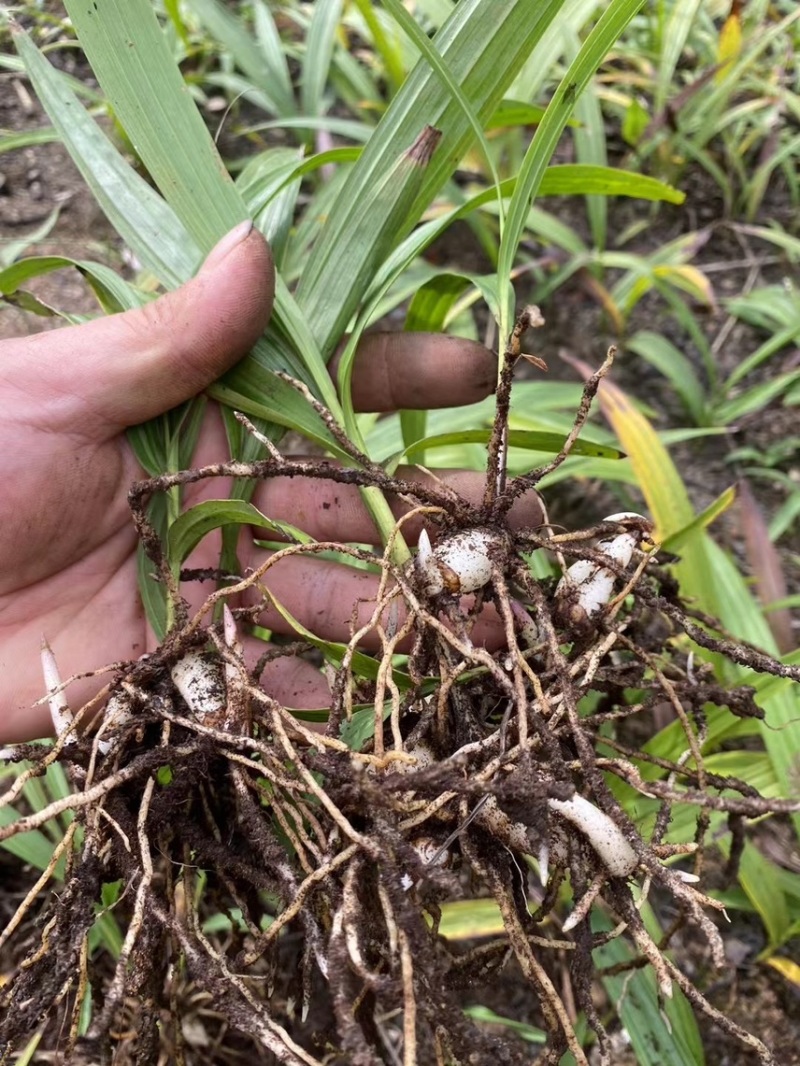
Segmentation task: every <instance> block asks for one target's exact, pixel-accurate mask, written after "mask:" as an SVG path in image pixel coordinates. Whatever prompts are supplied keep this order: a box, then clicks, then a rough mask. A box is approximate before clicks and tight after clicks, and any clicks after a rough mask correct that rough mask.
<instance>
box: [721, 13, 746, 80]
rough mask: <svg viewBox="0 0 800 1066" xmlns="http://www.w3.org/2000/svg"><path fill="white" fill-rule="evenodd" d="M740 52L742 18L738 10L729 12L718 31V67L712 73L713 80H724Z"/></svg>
mask: <svg viewBox="0 0 800 1066" xmlns="http://www.w3.org/2000/svg"><path fill="white" fill-rule="evenodd" d="M741 53H742V20H741V18H740V16H739V12H738V11H733V12H731V14H730V15H728V17H727V18H726V19H725V22H724V23H723V26H722V29H721V30H720V31H719V42H718V44H717V62H718V63H719V64H720V68H719V70H718V71H717V73H716V74H715V75H714V81H716V82H720V81H724V79H725V78H726V77H727V75H728V72H729V71H730V69H731V64H732V63H733V61H734V60H735V59H738V58H739V56H740V55H741Z"/></svg>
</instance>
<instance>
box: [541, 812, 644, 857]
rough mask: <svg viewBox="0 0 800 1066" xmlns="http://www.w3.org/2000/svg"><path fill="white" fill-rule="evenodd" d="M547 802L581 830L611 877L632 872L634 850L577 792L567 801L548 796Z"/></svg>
mask: <svg viewBox="0 0 800 1066" xmlns="http://www.w3.org/2000/svg"><path fill="white" fill-rule="evenodd" d="M547 803H548V805H549V806H550V807H551V809H552V810H554V811H556V812H557V813H558V814H560V815H561V817H562V818H565V819H566V820H567V821H568V822H571V823H572V824H573V825H574V826H575V828H576V829H579V830H580V832H581V833H583V835H584V836H585V837H586V839H587V840H588V841H589V843H590V844H591V845H592V847H593V848H594V850H595V851H596V852H597V855H598V857H599V858H600V860H601V862H602V863H603V865H604V866H605V868H606V869H607V870H608V872H609V873H610V874H611V875H612V876H613V877H628V876H630V874H632V873H633V871H634V870H635V869H636V867H637V865H638V863H639V859H638V858H637V855H636V852H635V851H634V850H633V848H632V847H631V845H630V844H629V843H628V841H627V840H626V839H625V837H624V836H623V834H622V830H621V829H620V828H619V826H618V825H616V824H615V823H614V822H613V821H612V820H611V819H610V818H609V816H608V815H607V814H605V813H604V812H603V811H601V810H600V809H599V808H598V807H595V805H594V804H593V803H590V802H589V800H587V799H584V797H583V796H579V795H577V794H576V795H574V796H573V797H572V798H571V799H568V800H558V799H548V801H547Z"/></svg>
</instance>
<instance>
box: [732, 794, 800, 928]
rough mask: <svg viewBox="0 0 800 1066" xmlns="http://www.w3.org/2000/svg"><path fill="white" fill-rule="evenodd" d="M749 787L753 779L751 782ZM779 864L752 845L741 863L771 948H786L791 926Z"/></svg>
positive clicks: (744, 884) (744, 882) (746, 886)
mask: <svg viewBox="0 0 800 1066" xmlns="http://www.w3.org/2000/svg"><path fill="white" fill-rule="evenodd" d="M747 780H748V783H749V776H748V778H747ZM775 870H776V867H775V864H774V863H773V862H770V860H769V859H767V858H766V857H765V856H764V855H762V854H761V852H760V851H759V850H758V848H756V847H755V846H754V845H753V844H751V843H750V842H749V841H747V842H746V843H745V846H744V851H743V852H742V857H741V860H740V863H739V883H740V884H741V886H742V888H743V889H744V890H745V892H746V893H747V898H748V899H749V900H750V902H751V903H752V904H753V906H754V907H755V909H756V910H757V911H758V913H759V915H760V917H761V920H762V922H763V923H764V928H765V929H766V930H767V933H768V934H769V942H770V946H771V947H777V946H778V945H779V944H782V943H783V941H784V940H785V938H786V933H787V930H788V929H789V925H790V923H791V919H790V916H789V908H788V906H787V904H786V897H785V895H784V894H783V890H782V889H781V886H780V884H779V882H778V880H777V878H776V877H775Z"/></svg>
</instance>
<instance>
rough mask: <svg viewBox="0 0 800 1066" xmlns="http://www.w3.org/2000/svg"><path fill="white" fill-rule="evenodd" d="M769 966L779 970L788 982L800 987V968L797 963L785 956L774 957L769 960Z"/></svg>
mask: <svg viewBox="0 0 800 1066" xmlns="http://www.w3.org/2000/svg"><path fill="white" fill-rule="evenodd" d="M767 965H768V966H771V967H772V968H773V970H777V971H778V973H779V974H782V976H783V977H785V978H786V980H787V981H791V982H792V984H793V985H797V986H798V987H800V966H798V965H797V963H796V962H792V960H791V959H787V958H785V957H784V956H783V955H773V956H772V958H771V959H767Z"/></svg>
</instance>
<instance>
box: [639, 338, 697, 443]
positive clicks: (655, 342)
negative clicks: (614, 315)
mask: <svg viewBox="0 0 800 1066" xmlns="http://www.w3.org/2000/svg"><path fill="white" fill-rule="evenodd" d="M625 347H626V349H628V350H629V351H632V352H636V354H637V355H640V356H641V357H642V358H643V359H646V360H647V362H648V363H650V365H651V366H654V367H655V368H656V369H657V370H659V371H660V372H661V373H662V374H663V375H664V376H665V377H666V378H667V379H668V381H669V382H670V384H671V385H672V387H673V388H674V389H675V391H676V392H677V393H678V395H679V396H680V398H681V400H682V401H683V404H684V407H685V408H686V410H687V412H688V413H689V414H690V415H691V417H692V420H693V421H694V423H695V424H696V425H698V426H702V425H705V424H706V422H707V419H706V412H705V403H704V399H703V391H704V390H703V386H702V385H701V384H700V381H699V380H698V378H697V375H696V374H695V371H694V367H693V366H692V364H691V363H690V361H689V360H688V359H687V358H686V356H685V355H684V354H683V352H681V351H679V350H678V348H676V347H675V345H674V344H673V343H672V341H670V340H667V338H666V337H664V336H663V335H662V334H661V333H654V332H652V330H639V331H638V332H637V333H634V335H633V336H632V337H629V338H628V340H627V341H626V342H625Z"/></svg>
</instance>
